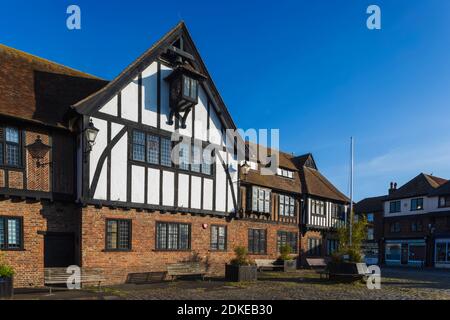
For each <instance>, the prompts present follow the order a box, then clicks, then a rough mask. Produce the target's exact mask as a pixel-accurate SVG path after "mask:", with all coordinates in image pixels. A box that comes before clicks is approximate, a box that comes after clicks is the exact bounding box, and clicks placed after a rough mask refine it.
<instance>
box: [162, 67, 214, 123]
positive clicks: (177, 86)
mask: <svg viewBox="0 0 450 320" xmlns="http://www.w3.org/2000/svg"><path fill="white" fill-rule="evenodd" d="M205 79H206V77H205V76H204V75H203V74H201V73H200V72H198V71H197V70H195V69H194V68H193V67H192V66H191V65H190V64H189V63H187V62H184V63H183V62H181V61H178V62H177V66H176V67H175V69H174V70H173V72H172V73H171V74H170V75H169V76H168V77H167V78H166V79H165V80H166V81H167V82H168V83H169V85H170V115H169V124H173V118H174V117H175V118H176V119H178V120H180V126H181V128H186V119H187V117H188V115H189V113H190V112H191V110H192V108H193V107H194V106H195V105H196V104H197V103H198V86H199V82H200V81H203V80H205Z"/></svg>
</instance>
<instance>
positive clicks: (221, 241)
mask: <svg viewBox="0 0 450 320" xmlns="http://www.w3.org/2000/svg"><path fill="white" fill-rule="evenodd" d="M211 250H213V251H225V250H227V227H225V226H211Z"/></svg>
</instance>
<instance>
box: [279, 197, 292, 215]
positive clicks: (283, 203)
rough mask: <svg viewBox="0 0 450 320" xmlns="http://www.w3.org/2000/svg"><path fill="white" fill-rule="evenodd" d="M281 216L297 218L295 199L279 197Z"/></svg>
mask: <svg viewBox="0 0 450 320" xmlns="http://www.w3.org/2000/svg"><path fill="white" fill-rule="evenodd" d="M279 202H280V203H279V209H280V215H281V216H285V217H295V198H294V197H290V196H284V195H281V194H280V196H279Z"/></svg>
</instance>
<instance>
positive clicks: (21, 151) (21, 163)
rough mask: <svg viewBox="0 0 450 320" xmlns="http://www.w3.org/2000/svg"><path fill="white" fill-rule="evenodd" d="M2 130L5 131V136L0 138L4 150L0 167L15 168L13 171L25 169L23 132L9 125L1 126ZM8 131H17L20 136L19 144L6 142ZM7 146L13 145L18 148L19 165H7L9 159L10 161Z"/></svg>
mask: <svg viewBox="0 0 450 320" xmlns="http://www.w3.org/2000/svg"><path fill="white" fill-rule="evenodd" d="M0 128H1V130H3V136H0V145H1V148H2V158H3V159H0V160H3V161H0V167H1V168H13V169H23V168H24V159H23V157H24V155H25V152H24V137H23V132H24V131H23V130H22V129H20V128H19V127H17V126H9V125H3V126H0ZM7 129H15V130H17V135H18V139H19V142H12V141H7V140H6V130H7ZM7 145H12V146H16V147H17V150H18V151H17V152H18V163H17V164H10V163H7V159H8V152H7V149H8V148H7Z"/></svg>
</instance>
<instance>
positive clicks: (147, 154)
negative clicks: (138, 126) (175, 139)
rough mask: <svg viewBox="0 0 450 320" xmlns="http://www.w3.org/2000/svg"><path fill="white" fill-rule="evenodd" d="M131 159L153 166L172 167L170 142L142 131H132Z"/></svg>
mask: <svg viewBox="0 0 450 320" xmlns="http://www.w3.org/2000/svg"><path fill="white" fill-rule="evenodd" d="M132 159H133V160H134V161H139V162H147V163H149V164H154V165H159V164H161V165H163V166H165V167H171V166H172V141H171V140H170V139H167V138H163V137H159V136H157V135H153V134H145V133H144V132H142V131H137V130H136V131H133V141H132Z"/></svg>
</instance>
